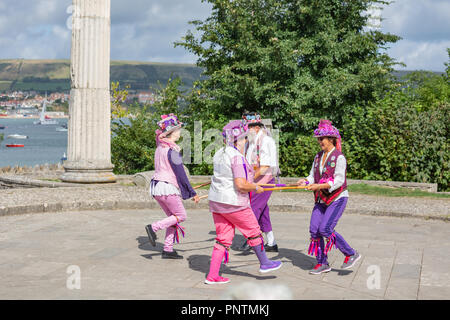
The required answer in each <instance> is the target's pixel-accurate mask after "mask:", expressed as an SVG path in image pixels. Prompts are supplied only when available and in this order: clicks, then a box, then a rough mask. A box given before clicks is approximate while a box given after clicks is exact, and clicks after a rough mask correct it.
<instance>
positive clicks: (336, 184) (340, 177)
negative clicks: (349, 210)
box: [306, 148, 348, 203]
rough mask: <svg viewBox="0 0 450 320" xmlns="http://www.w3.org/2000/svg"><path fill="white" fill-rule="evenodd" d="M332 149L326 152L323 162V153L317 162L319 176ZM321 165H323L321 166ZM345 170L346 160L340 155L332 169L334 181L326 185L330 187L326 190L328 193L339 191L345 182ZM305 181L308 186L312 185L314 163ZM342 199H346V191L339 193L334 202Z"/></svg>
mask: <svg viewBox="0 0 450 320" xmlns="http://www.w3.org/2000/svg"><path fill="white" fill-rule="evenodd" d="M334 149H336V148H333V149H331V151H330V152H328V155H327V158H326V159H325V161H323V162H322V160H323V156H324V155H325V152H324V153H322V157H320V162H319V171H320V174H322V172H323V168H324V167H325V163H327V161H328V157H329V156H330V154H332V153H333V151H334ZM322 163H323V165H322ZM346 168H347V160H346V159H345V157H344V156H343V155H342V154H341V155H339V156H338V157H337V159H336V167H335V169H334V177H333V178H334V181H328V184H329V185H330V189H328V191H329V192H333V191H334V190H336V189H339V188H340V187H341V186H342V185H343V184H344V182H345V169H346ZM306 180H307V181H308V182H309V184H313V183H314V182H315V181H314V162H313V165H312V168H311V171H310V172H309V176H308V177H306ZM316 183H319V181H316ZM344 197H348V190H344V191H343V192H341V194H340V195H339V196H338V197H337V198H336V199H335V200H334V201H336V200H338V199H340V198H344ZM319 202H321V203H323V201H322V200H319Z"/></svg>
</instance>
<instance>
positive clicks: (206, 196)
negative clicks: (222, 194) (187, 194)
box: [198, 194, 208, 200]
mask: <svg viewBox="0 0 450 320" xmlns="http://www.w3.org/2000/svg"><path fill="white" fill-rule="evenodd" d="M205 198H208V195H207V194H205V195H204V196H201V197H198V200H201V199H205Z"/></svg>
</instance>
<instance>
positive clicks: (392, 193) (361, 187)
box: [348, 184, 450, 199]
mask: <svg viewBox="0 0 450 320" xmlns="http://www.w3.org/2000/svg"><path fill="white" fill-rule="evenodd" d="M348 191H350V192H354V193H360V194H368V195H374V196H383V197H415V198H417V197H427V198H441V199H450V195H449V194H441V193H433V192H427V191H422V190H414V189H406V188H389V187H379V186H371V185H367V184H352V185H349V186H348Z"/></svg>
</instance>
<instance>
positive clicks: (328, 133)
mask: <svg viewBox="0 0 450 320" xmlns="http://www.w3.org/2000/svg"><path fill="white" fill-rule="evenodd" d="M314 137H316V138H318V137H334V138H337V143H336V149H338V150H339V151H341V135H340V134H339V130H338V129H337V128H336V127H335V126H333V125H332V124H331V121H330V120H325V119H321V120H320V122H319V127H318V128H317V129H316V130H314Z"/></svg>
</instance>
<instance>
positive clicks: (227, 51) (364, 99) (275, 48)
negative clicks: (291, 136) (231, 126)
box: [175, 0, 400, 132]
mask: <svg viewBox="0 0 450 320" xmlns="http://www.w3.org/2000/svg"><path fill="white" fill-rule="evenodd" d="M203 1H205V2H209V3H210V4H212V13H211V16H210V17H209V18H207V19H206V20H205V21H199V20H196V21H191V24H192V25H193V26H195V29H196V30H195V31H196V33H199V34H200V35H199V36H198V37H197V36H196V35H195V34H194V33H193V32H191V31H188V32H187V34H186V35H185V37H184V38H183V39H182V40H181V41H179V42H177V43H175V45H176V46H182V47H184V48H186V49H187V50H188V51H190V52H192V53H194V54H195V55H197V56H198V60H197V64H198V65H199V66H200V67H203V68H204V70H205V71H204V74H205V75H206V76H207V77H206V79H204V80H202V81H199V82H197V83H196V84H195V90H194V91H197V92H198V96H199V97H201V98H202V99H197V100H195V99H194V100H193V102H195V103H196V104H195V105H194V106H193V109H194V112H195V111H196V110H197V111H198V114H199V115H200V116H201V115H202V114H203V115H208V114H213V113H214V114H216V115H217V114H222V115H225V116H226V117H227V118H239V117H240V115H241V113H242V112H243V111H244V110H245V109H247V110H259V111H260V112H261V113H262V115H263V116H265V117H270V118H272V119H274V121H275V126H278V127H279V128H282V129H283V130H284V131H295V132H302V131H303V132H306V131H309V130H311V129H312V128H313V127H314V126H315V125H317V122H318V120H319V119H320V118H322V117H327V118H328V119H330V120H332V121H333V122H334V123H335V124H337V125H340V123H341V122H342V117H343V115H345V113H346V112H348V111H349V110H351V109H353V108H354V107H355V106H358V105H364V104H366V103H368V102H371V101H375V99H376V97H377V96H378V95H379V94H380V93H383V92H385V90H387V89H388V88H389V87H390V85H391V82H390V79H391V78H390V77H391V76H390V74H391V71H392V66H393V65H394V64H395V62H394V61H393V60H392V59H391V58H390V57H389V56H388V55H387V54H386V53H384V52H383V49H384V48H385V47H386V45H387V44H389V43H394V42H396V41H398V40H399V39H400V38H399V37H397V36H395V35H391V34H385V33H382V32H380V31H370V30H366V29H365V26H366V25H367V22H368V15H367V14H365V12H367V10H368V9H369V8H370V6H372V5H381V4H387V2H385V1H372V0H351V1H342V0H323V1H317V0H303V1H299V0H233V1H232V0H203Z"/></svg>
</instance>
